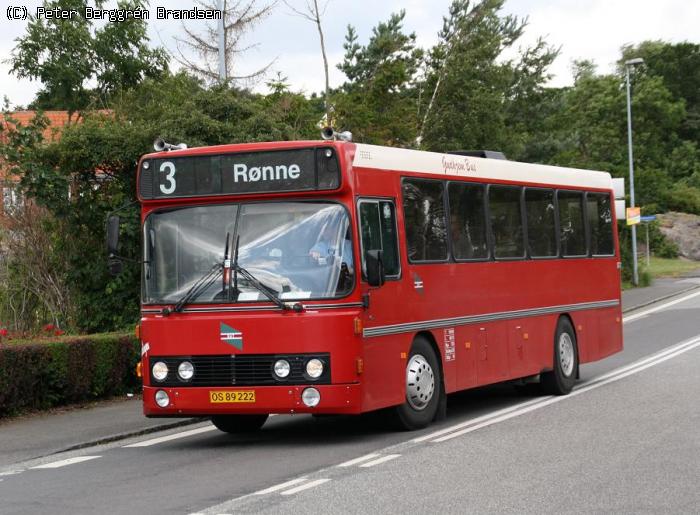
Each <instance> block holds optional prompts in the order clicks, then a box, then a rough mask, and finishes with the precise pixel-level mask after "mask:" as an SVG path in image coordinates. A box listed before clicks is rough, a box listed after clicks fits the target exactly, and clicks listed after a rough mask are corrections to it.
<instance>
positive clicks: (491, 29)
mask: <svg viewBox="0 0 700 515" xmlns="http://www.w3.org/2000/svg"><path fill="white" fill-rule="evenodd" d="M503 3H504V0H482V1H481V2H479V3H475V4H472V2H470V1H469V0H455V1H454V2H453V3H452V5H451V7H450V11H449V15H448V16H447V17H446V18H445V19H444V24H443V29H442V31H441V32H440V34H439V37H440V41H439V42H438V44H437V45H436V46H435V47H434V48H433V49H431V51H430V53H429V57H428V63H427V66H428V71H427V79H426V84H425V90H426V91H427V92H430V94H429V95H425V96H424V99H423V109H424V111H423V113H424V114H423V116H422V121H421V127H420V130H419V142H420V144H421V145H422V146H423V147H424V148H427V149H429V150H442V151H444V150H457V149H464V148H472V149H474V148H491V149H494V148H495V149H499V150H504V151H506V153H509V154H513V153H515V154H518V153H522V152H523V149H522V147H523V140H524V137H523V135H522V134H521V133H522V132H523V131H525V130H526V127H527V126H528V124H529V123H531V113H532V112H533V111H536V110H537V109H538V107H537V106H538V105H539V103H541V102H542V101H543V100H544V99H546V98H547V95H546V92H545V91H544V84H545V82H546V80H547V79H548V75H547V72H546V70H547V68H548V66H549V65H550V64H551V62H552V61H553V60H554V58H555V57H556V55H557V50H555V49H553V48H551V47H549V46H548V45H547V44H546V43H545V42H544V41H543V40H539V41H538V42H537V43H536V44H535V45H534V46H533V47H530V48H525V49H523V50H521V51H520V54H519V56H518V57H517V59H505V58H503V53H504V51H505V50H507V49H510V48H511V47H513V45H514V44H515V43H516V42H517V41H518V39H519V38H520V37H521V36H522V34H523V32H524V29H525V27H526V21H525V20H521V19H519V18H518V17H516V16H511V15H507V16H502V15H500V10H501V9H502V7H503Z"/></svg>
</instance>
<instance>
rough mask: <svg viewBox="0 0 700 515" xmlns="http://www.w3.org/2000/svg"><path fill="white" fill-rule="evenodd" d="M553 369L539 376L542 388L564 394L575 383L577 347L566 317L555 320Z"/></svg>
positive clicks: (548, 391)
mask: <svg viewBox="0 0 700 515" xmlns="http://www.w3.org/2000/svg"><path fill="white" fill-rule="evenodd" d="M552 367H553V369H552V370H551V371H549V372H544V373H543V374H542V376H541V384H542V389H543V391H544V392H545V393H548V394H550V395H566V394H568V393H569V392H571V390H572V388H573V387H574V384H575V383H576V373H577V371H578V347H577V345H576V333H575V332H574V328H573V326H572V325H571V322H570V321H569V319H568V318H567V317H561V318H560V319H559V322H557V330H556V333H555V335H554V356H553V363H552Z"/></svg>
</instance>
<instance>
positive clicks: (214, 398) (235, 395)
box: [209, 390, 255, 404]
mask: <svg viewBox="0 0 700 515" xmlns="http://www.w3.org/2000/svg"><path fill="white" fill-rule="evenodd" d="M209 402H211V403H212V404H221V403H228V402H255V390H236V391H235V392H209Z"/></svg>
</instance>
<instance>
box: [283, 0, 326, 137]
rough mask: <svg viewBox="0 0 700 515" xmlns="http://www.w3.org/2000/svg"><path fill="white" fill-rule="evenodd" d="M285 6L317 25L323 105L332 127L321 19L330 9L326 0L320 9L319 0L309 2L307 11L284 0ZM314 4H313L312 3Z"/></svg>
mask: <svg viewBox="0 0 700 515" xmlns="http://www.w3.org/2000/svg"><path fill="white" fill-rule="evenodd" d="M283 1H284V4H285V5H286V6H287V7H289V8H290V9H291V10H292V11H293V12H294V13H295V14H296V15H297V16H301V17H302V18H304V19H305V20H308V21H310V22H311V23H313V24H314V25H316V30H317V31H318V38H319V43H320V45H321V56H322V57H323V72H324V76H325V78H326V87H325V89H324V95H323V103H324V106H325V111H326V113H325V116H326V121H325V123H326V125H329V126H330V125H332V120H331V112H330V110H331V106H330V79H329V76H328V57H327V56H326V42H325V39H324V37H323V27H322V26H321V18H322V17H323V16H324V15H325V14H326V8H327V7H328V2H330V0H326V2H325V3H324V4H323V6H322V7H320V8H319V6H318V0H307V1H306V6H305V9H304V10H302V9H297V8H296V7H294V6H293V5H292V4H291V3H290V2H288V1H287V0H283ZM312 2H313V3H312Z"/></svg>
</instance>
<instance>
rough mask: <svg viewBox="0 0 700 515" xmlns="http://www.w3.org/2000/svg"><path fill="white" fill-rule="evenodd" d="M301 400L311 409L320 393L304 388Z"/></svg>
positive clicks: (319, 398) (318, 398) (316, 402)
mask: <svg viewBox="0 0 700 515" xmlns="http://www.w3.org/2000/svg"><path fill="white" fill-rule="evenodd" d="M163 393H165V392H163ZM301 400H302V402H303V403H304V404H306V406H308V407H309V408H313V407H315V406H318V403H319V402H321V393H320V392H319V391H318V390H317V389H316V388H306V389H305V390H304V391H303V392H302V394H301Z"/></svg>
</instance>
